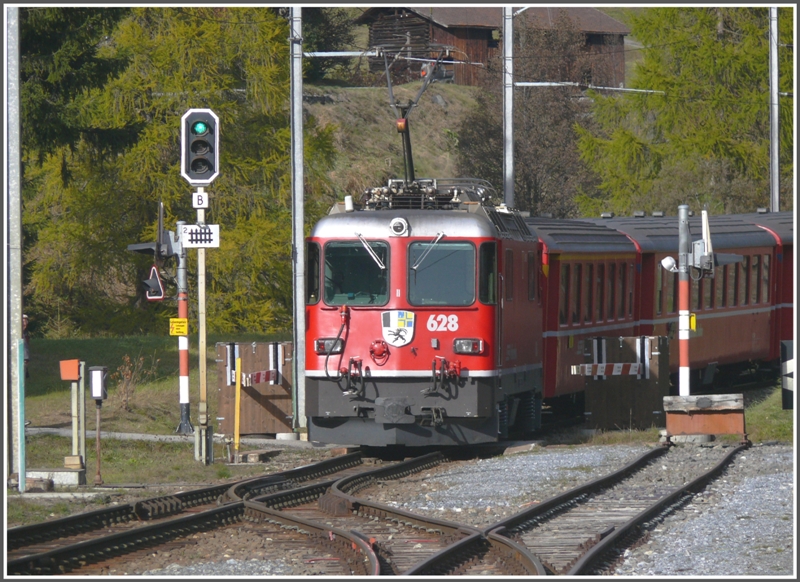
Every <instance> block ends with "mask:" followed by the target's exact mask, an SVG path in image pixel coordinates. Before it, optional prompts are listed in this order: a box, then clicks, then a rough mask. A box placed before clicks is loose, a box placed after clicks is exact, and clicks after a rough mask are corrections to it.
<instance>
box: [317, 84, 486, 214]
mask: <svg viewBox="0 0 800 582" xmlns="http://www.w3.org/2000/svg"><path fill="white" fill-rule="evenodd" d="M421 85H422V83H421V82H416V83H408V84H405V85H400V86H397V87H394V88H393V91H394V96H395V99H396V100H400V101H401V102H403V103H406V102H408V101H409V100H413V99H414V98H415V97H416V95H417V93H418V91H419V89H420V87H421ZM476 91H477V89H476V88H474V87H462V86H458V85H454V84H451V83H434V84H433V85H431V86H429V87H428V88H427V90H426V91H425V93H423V94H422V97H421V98H420V100H419V103H418V105H417V107H415V108H414V109H413V110H412V111H411V113H410V115H409V117H408V119H409V124H410V127H411V147H412V153H413V157H414V172H415V175H416V177H418V178H427V177H432V178H433V177H435V178H451V177H457V173H456V155H455V152H456V147H457V145H458V135H457V133H458V127H459V125H460V124H461V120H462V119H463V117H464V116H465V114H466V113H467V112H468V111H469V109H470V108H471V107H472V106H473V105H474V103H475V94H476V93H475V92H476ZM303 93H304V103H303V108H304V110H305V111H306V112H308V113H309V114H311V115H313V116H314V117H315V118H316V119H317V121H318V123H319V124H320V125H332V126H334V128H335V144H336V148H337V150H338V158H337V162H336V166H335V168H334V170H333V171H332V172H331V173H330V178H331V181H332V183H333V186H334V189H335V191H336V195H337V198H338V199H339V200H341V199H342V197H343V196H344V195H345V194H351V195H357V194H359V193H361V192H362V191H363V190H364V188H366V187H371V186H379V185H383V184H385V183H386V181H387V179H389V178H396V177H397V178H402V177H403V174H404V170H403V142H402V138H401V136H400V134H398V133H397V130H396V128H395V114H394V112H393V111H392V108H391V107H390V106H389V92H388V90H387V88H386V87H332V86H321V85H306V86H305V87H304V89H303ZM500 122H501V121H500V120H498V123H500ZM475 177H480V176H475Z"/></svg>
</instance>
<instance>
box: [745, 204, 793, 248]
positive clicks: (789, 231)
mask: <svg viewBox="0 0 800 582" xmlns="http://www.w3.org/2000/svg"><path fill="white" fill-rule="evenodd" d="M740 216H741V217H742V220H744V221H747V222H752V223H753V224H757V225H758V226H763V227H766V228H768V229H770V230H771V231H772V232H774V233H775V234H777V235H778V237H780V239H781V242H782V243H783V244H785V245H793V244H794V212H759V213H753V214H741V215H740Z"/></svg>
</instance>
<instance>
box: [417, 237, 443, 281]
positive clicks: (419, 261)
mask: <svg viewBox="0 0 800 582" xmlns="http://www.w3.org/2000/svg"><path fill="white" fill-rule="evenodd" d="M443 236H444V232H440V233H439V234H437V235H436V238H435V239H433V241H432V242H431V243H430V245H431V246H429V247H428V248H427V249H425V252H424V253H422V256H421V257H420V258H418V259H417V262H416V263H414V266H413V267H411V270H412V271H414V272H416V270H417V267H419V266H420V265H421V264H422V261H424V260H425V257H427V256H428V253H430V252H431V251H432V250H433V247H435V246H436V245H437V244H439V241H440V240H442V237H443Z"/></svg>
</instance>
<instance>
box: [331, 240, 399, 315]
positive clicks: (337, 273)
mask: <svg viewBox="0 0 800 582" xmlns="http://www.w3.org/2000/svg"><path fill="white" fill-rule="evenodd" d="M367 246H369V248H370V250H371V251H372V252H370V251H368V250H367ZM388 283H389V245H388V244H386V243H385V242H383V241H367V240H366V239H365V240H364V241H363V242H362V241H360V240H355V241H332V242H329V243H328V244H326V245H325V303H327V304H328V305H345V304H346V305H385V304H386V302H387V301H389V291H388V287H389V285H388Z"/></svg>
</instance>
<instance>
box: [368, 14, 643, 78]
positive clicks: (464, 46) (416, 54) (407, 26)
mask: <svg viewBox="0 0 800 582" xmlns="http://www.w3.org/2000/svg"><path fill="white" fill-rule="evenodd" d="M516 10H518V9H517V8H515V11H516ZM562 10H563V11H564V12H565V13H566V15H567V16H569V18H571V19H572V20H573V21H574V23H575V25H576V26H577V27H578V29H579V30H581V31H582V32H583V33H584V34H585V36H586V47H587V50H591V51H593V52H613V53H614V56H613V59H614V67H613V74H612V75H611V78H609V79H605V78H604V79H594V80H593V81H594V82H595V84H601V83H603V84H605V83H613V86H619V85H620V84H621V83H624V80H625V53H624V51H623V43H624V37H625V35H627V34H629V32H630V31H629V30H628V28H627V27H626V26H625V25H624V24H622V23H621V22H618V21H617V20H614V19H613V18H611V17H610V16H607V15H606V14H604V13H603V12H601V11H599V10H597V9H595V8H568V7H564V8H546V7H533V8H528V9H526V10H525V12H524V13H521V14H520V16H522V17H524V18H525V19H527V20H528V22H530V23H533V25H534V26H536V27H537V28H553V27H554V25H555V22H556V21H557V18H558V14H559V11H562ZM355 22H356V24H367V25H368V26H369V45H370V47H373V48H375V47H381V48H383V49H384V50H385V51H386V53H387V54H392V55H395V54H400V55H402V57H403V58H402V59H398V60H397V61H396V62H395V63H394V64H393V66H392V72H393V75H392V77H393V79H394V80H395V81H400V82H408V81H412V80H417V79H419V78H420V75H419V73H420V68H421V67H422V65H423V62H424V61H423V59H430V58H433V57H436V56H437V54H438V52H439V47H441V46H449V47H453V48H452V50H451V51H450V55H449V57H448V59H447V60H448V62H453V63H454V64H447V65H446V69H447V71H448V72H449V73H451V74H452V78H453V81H454V82H455V83H457V84H459V85H477V81H478V72H479V70H480V69H481V68H482V67H483V66H485V65H486V64H487V63H488V62H489V60H490V59H491V58H493V57H495V56H500V55H501V54H502V44H501V42H500V40H499V39H500V38H501V37H502V29H503V9H502V8H501V7H479V8H472V7H397V8H392V7H373V8H369V9H367V10H365V11H364V13H363V14H362V15H361V16H360V17H358V18H357V19H356V21H355ZM401 49H402V52H401ZM455 63H460V64H455ZM384 67H385V64H384V58H383V57H382V56H381V57H371V58H370V71H372V72H381V71H383V70H384ZM563 80H564V81H573V80H574V81H579V80H580V79H563Z"/></svg>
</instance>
